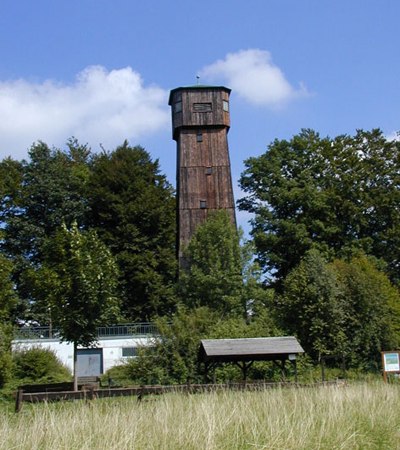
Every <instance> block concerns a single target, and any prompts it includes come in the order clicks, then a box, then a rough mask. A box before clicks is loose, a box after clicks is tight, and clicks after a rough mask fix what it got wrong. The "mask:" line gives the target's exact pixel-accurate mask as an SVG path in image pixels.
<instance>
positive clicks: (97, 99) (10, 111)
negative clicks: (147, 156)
mask: <svg viewBox="0 0 400 450" xmlns="http://www.w3.org/2000/svg"><path fill="white" fill-rule="evenodd" d="M167 96H168V92H167V91H165V90H163V89H161V88H159V87H156V86H149V87H146V86H144V84H143V80H142V78H141V77H140V74H138V73H137V72H135V71H134V70H132V68H130V67H126V68H123V69H118V70H111V71H107V70H106V69H105V68H104V67H101V66H90V67H87V68H86V69H84V70H83V71H82V72H80V73H79V74H78V75H77V77H76V80H75V81H74V83H72V84H63V83H57V82H56V81H53V80H48V81H45V82H43V83H31V82H28V81H25V80H15V81H3V82H1V81H0V157H4V156H8V155H11V156H13V157H15V158H19V157H21V156H24V155H25V154H26V150H27V149H28V148H29V147H30V146H31V145H32V143H33V142H35V141H37V140H42V141H44V142H46V143H47V144H49V145H50V146H51V145H55V146H63V144H64V143H65V142H66V140H67V139H68V138H69V137H71V136H75V137H76V138H78V139H79V140H80V141H81V142H82V143H86V142H88V143H89V144H90V145H92V146H93V148H96V149H97V148H98V146H99V143H102V144H103V145H104V146H105V147H106V148H111V149H112V148H113V147H115V146H116V145H118V144H120V143H122V142H123V140H124V139H129V140H130V141H134V142H132V143H133V144H136V143H137V139H138V138H140V137H142V136H143V135H146V134H150V133H153V132H156V131H158V130H159V129H161V128H163V127H165V126H167V124H168V123H169V111H168V106H167Z"/></svg>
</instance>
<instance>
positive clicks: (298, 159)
mask: <svg viewBox="0 0 400 450" xmlns="http://www.w3.org/2000/svg"><path fill="white" fill-rule="evenodd" d="M245 165H246V169H245V171H244V172H243V174H242V176H241V180H240V184H241V187H242V189H243V190H244V192H245V193H246V197H244V198H243V199H242V200H240V202H239V204H240V208H241V209H242V210H246V211H249V212H251V213H254V215H255V216H254V219H253V220H252V231H251V234H252V236H253V238H254V242H255V246H256V250H257V256H258V260H259V262H260V264H261V266H262V268H263V270H264V271H265V272H266V273H268V274H269V275H273V281H274V282H275V285H276V286H277V287H280V286H281V283H282V281H283V279H284V278H285V277H286V275H287V274H288V273H289V272H290V270H291V269H293V268H294V267H296V266H297V265H298V264H299V262H300V260H301V258H302V256H303V255H304V254H305V253H306V252H307V250H309V249H311V248H316V249H317V250H319V251H320V252H322V253H323V254H325V255H326V256H327V257H328V258H333V257H335V256H337V257H342V256H344V255H349V254H351V253H352V252H354V250H357V249H362V250H363V251H364V252H365V253H367V254H371V255H374V256H375V257H377V258H382V259H384V260H385V261H386V263H387V268H388V273H389V274H390V277H391V279H392V280H393V281H395V282H397V281H398V280H399V279H400V272H399V267H400V189H399V187H400V142H398V141H390V140H387V139H386V138H385V136H384V135H383V133H382V131H380V130H377V129H375V130H372V131H369V132H368V131H363V130H359V131H357V133H356V134H355V135H354V136H348V135H342V136H338V137H336V138H333V139H331V138H329V137H325V138H322V137H320V135H319V134H318V133H316V132H315V131H312V130H302V131H301V133H299V134H298V135H296V136H294V137H293V138H292V139H291V140H275V141H274V142H272V144H270V145H269V147H268V149H267V151H266V152H265V153H264V154H262V155H261V156H258V157H253V158H249V159H248V160H247V161H246V162H245Z"/></svg>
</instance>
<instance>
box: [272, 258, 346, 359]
mask: <svg viewBox="0 0 400 450" xmlns="http://www.w3.org/2000/svg"><path fill="white" fill-rule="evenodd" d="M342 298H343V297H342V295H341V287H340V285H339V282H338V279H337V274H336V272H335V270H334V269H333V268H332V267H330V266H329V265H328V264H327V262H326V260H325V259H324V258H323V257H322V256H321V254H320V253H319V252H318V251H317V250H310V251H308V252H307V253H306V254H305V256H304V257H303V258H302V260H301V261H300V264H299V265H298V266H297V267H295V268H294V269H293V270H292V271H291V272H290V273H289V274H288V275H287V277H286V278H285V280H284V284H283V294H282V295H281V296H279V297H278V301H277V305H276V306H277V310H278V315H279V317H280V319H281V322H282V326H283V327H284V329H286V330H287V331H288V332H289V333H290V334H295V335H296V336H297V337H298V338H299V340H300V342H301V344H302V346H303V348H304V349H305V350H306V352H307V354H309V355H310V356H311V357H313V358H314V359H315V360H316V361H318V360H320V358H321V356H323V355H329V354H336V353H340V352H341V347H342V345H343V342H344V341H345V336H344V330H343V322H344V318H345V311H344V305H343V304H342V303H341V300H342Z"/></svg>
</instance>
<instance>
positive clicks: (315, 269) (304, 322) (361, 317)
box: [277, 249, 400, 369]
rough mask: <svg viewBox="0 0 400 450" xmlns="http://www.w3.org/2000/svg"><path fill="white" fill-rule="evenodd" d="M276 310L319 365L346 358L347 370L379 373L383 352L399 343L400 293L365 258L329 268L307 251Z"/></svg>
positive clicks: (339, 261) (287, 280) (316, 254)
mask: <svg viewBox="0 0 400 450" xmlns="http://www.w3.org/2000/svg"><path fill="white" fill-rule="evenodd" d="M277 309H278V314H279V317H280V319H281V324H282V326H283V327H284V328H285V329H286V330H287V331H288V332H289V333H293V334H295V335H296V336H297V337H298V338H299V339H300V342H301V344H302V345H303V347H304V349H305V350H306V352H307V353H308V354H309V355H310V356H311V357H312V358H313V359H314V360H319V359H320V357H321V356H323V355H337V356H339V355H343V356H345V358H346V361H347V364H348V365H351V366H354V367H363V368H365V369H376V367H377V365H378V363H379V361H380V352H381V351H382V350H384V349H390V348H397V346H398V345H399V343H400V334H399V330H400V327H399V324H400V295H399V292H398V290H397V288H395V287H394V286H393V285H392V284H391V282H390V281H389V279H388V277H387V275H385V273H384V272H382V271H381V270H380V269H379V267H378V266H377V265H376V260H375V261H374V260H373V259H371V258H370V257H367V256H365V255H363V254H359V255H358V256H354V257H353V258H351V259H350V260H348V261H346V260H343V259H336V260H335V261H333V262H332V263H328V262H327V261H326V260H325V259H324V258H323V257H322V256H321V254H320V253H319V252H318V251H317V250H314V249H313V250H310V251H308V252H307V253H306V254H305V256H304V257H303V258H302V260H301V262H300V264H299V265H298V266H297V267H296V268H294V269H293V270H291V272H290V273H289V274H288V276H287V277H286V278H285V280H284V282H283V293H282V294H281V295H279V296H278V299H277Z"/></svg>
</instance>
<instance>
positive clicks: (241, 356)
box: [199, 336, 304, 362]
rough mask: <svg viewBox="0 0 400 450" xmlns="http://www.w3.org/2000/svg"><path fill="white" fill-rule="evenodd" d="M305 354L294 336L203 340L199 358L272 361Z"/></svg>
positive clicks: (207, 360)
mask: <svg viewBox="0 0 400 450" xmlns="http://www.w3.org/2000/svg"><path fill="white" fill-rule="evenodd" d="M299 353H304V350H303V348H302V347H301V345H300V343H299V342H298V340H297V339H296V338H295V337H294V336H281V337H260V338H241V339H203V340H202V341H201V344H200V350H199V357H200V359H202V360H203V361H206V362H229V361H271V360H278V359H287V358H288V357H289V355H292V354H294V355H297V354H299Z"/></svg>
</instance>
